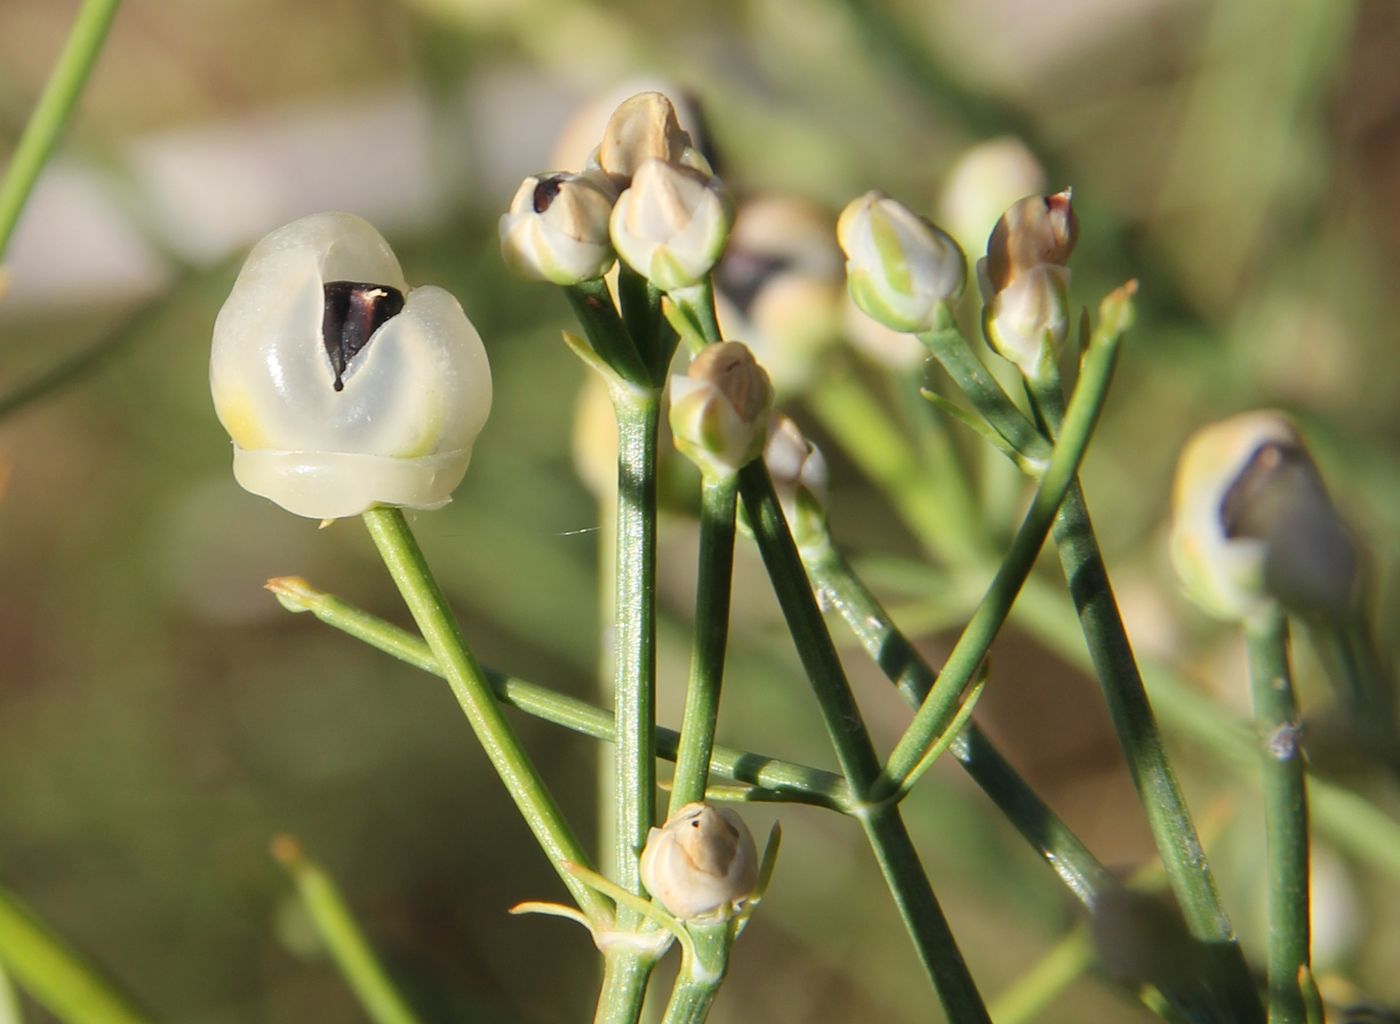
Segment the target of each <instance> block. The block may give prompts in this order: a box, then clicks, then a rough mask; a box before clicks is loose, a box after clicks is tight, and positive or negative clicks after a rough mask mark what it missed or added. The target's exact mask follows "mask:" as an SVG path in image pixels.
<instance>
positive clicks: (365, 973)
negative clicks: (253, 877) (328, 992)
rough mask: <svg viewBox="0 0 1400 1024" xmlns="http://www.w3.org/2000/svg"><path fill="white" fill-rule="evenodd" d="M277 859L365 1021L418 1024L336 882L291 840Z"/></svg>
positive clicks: (280, 844)
mask: <svg viewBox="0 0 1400 1024" xmlns="http://www.w3.org/2000/svg"><path fill="white" fill-rule="evenodd" d="M272 853H273V856H274V857H276V858H277V860H278V861H279V862H281V864H282V866H283V867H285V868H286V869H287V872H288V874H290V875H291V876H292V880H293V881H294V882H295V883H296V887H297V893H298V895H299V896H300V897H301V902H302V904H303V905H304V906H305V907H306V911H307V913H308V914H309V915H310V917H311V923H312V924H313V925H314V926H315V928H316V933H317V934H318V935H319V936H320V937H321V941H322V942H323V943H324V944H325V946H326V949H327V950H328V951H329V952H330V954H331V957H332V958H333V959H334V960H335V962H336V966H337V967H339V968H340V973H341V974H342V975H343V976H344V978H345V980H346V982H347V983H348V984H349V985H350V988H351V989H352V990H353V991H354V993H355V997H356V998H357V999H358V1000H359V1002H360V1006H361V1007H362V1008H363V1009H364V1011H365V1014H366V1016H368V1017H369V1019H370V1020H372V1021H374V1022H375V1024H418V1017H417V1016H416V1015H415V1014H414V1013H413V1011H412V1010H410V1009H409V1008H408V1004H407V1003H406V1002H404V999H403V997H402V996H401V995H399V993H398V991H397V990H396V989H395V988H394V985H393V982H391V981H390V980H389V976H388V974H387V973H385V971H384V967H383V965H382V964H380V962H379V960H378V958H376V957H375V955H374V951H373V950H372V949H370V946H369V943H368V942H367V941H366V940H365V937H364V934H363V933H362V932H361V931H360V928H359V925H357V924H356V923H355V918H354V916H353V915H352V914H351V913H350V907H349V906H348V905H347V904H346V902H345V897H344V896H343V895H341V892H340V888H339V887H338V886H337V885H336V884H335V881H334V880H333V879H332V878H331V877H330V876H329V875H327V874H326V873H325V871H324V870H322V868H321V867H320V865H318V864H316V863H315V862H314V861H312V860H311V859H309V858H308V857H307V856H306V855H305V854H304V853H303V852H302V849H301V845H300V844H299V843H297V841H296V840H295V839H292V838H291V837H290V836H279V837H278V838H277V839H276V840H275V841H274V842H273V846H272Z"/></svg>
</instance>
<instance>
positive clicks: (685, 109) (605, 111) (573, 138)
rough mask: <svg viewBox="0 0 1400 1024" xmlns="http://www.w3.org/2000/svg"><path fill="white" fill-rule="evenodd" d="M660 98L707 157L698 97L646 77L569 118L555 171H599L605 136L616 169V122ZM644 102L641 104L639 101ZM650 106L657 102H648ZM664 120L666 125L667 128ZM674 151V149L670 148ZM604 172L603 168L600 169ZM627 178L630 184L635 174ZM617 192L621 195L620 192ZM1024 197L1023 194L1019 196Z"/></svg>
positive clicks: (554, 155) (557, 146)
mask: <svg viewBox="0 0 1400 1024" xmlns="http://www.w3.org/2000/svg"><path fill="white" fill-rule="evenodd" d="M646 93H651V94H660V95H661V97H662V99H663V100H668V101H669V102H670V103H671V104H672V106H673V108H674V110H675V119H676V121H677V123H678V124H679V127H680V129H681V130H682V131H683V132H684V133H685V134H686V135H687V136H688V139H687V140H686V142H685V145H688V146H693V147H694V148H695V149H698V150H699V151H700V152H702V153H706V152H707V150H706V144H707V140H706V138H705V133H704V121H703V116H702V113H701V110H700V107H699V104H698V101H697V100H696V98H695V97H693V96H691V95H689V94H688V93H687V92H686V91H685V90H684V89H682V88H681V87H680V86H678V85H677V84H676V83H674V82H669V81H666V80H665V79H663V78H657V77H653V76H646V75H643V76H641V77H638V78H632V79H629V80H627V81H623V82H619V83H617V84H616V85H614V86H612V87H610V88H608V89H606V90H604V91H602V92H599V93H596V94H595V95H593V96H592V97H590V98H589V99H588V100H587V101H586V102H584V103H583V104H582V105H581V106H580V107H579V108H578V109H577V110H576V111H575V112H574V113H573V115H572V116H571V117H570V118H569V121H568V124H566V125H565V126H564V130H563V131H562V132H560V133H559V137H558V138H557V139H556V140H555V143H554V149H553V150H552V152H551V153H550V159H549V164H550V166H551V167H583V166H585V165H586V164H591V165H592V166H593V167H598V160H599V155H600V153H599V150H600V149H601V147H600V146H599V141H598V140H600V139H602V138H603V137H604V135H608V136H610V142H609V154H608V161H609V163H610V164H613V165H614V166H615V167H616V165H617V164H618V162H619V159H618V158H619V154H618V152H617V149H618V147H617V145H616V143H617V142H618V141H620V139H619V136H620V135H621V134H623V131H622V130H621V124H620V123H618V124H614V122H620V121H626V120H629V119H630V118H632V117H634V116H636V114H635V112H632V111H633V107H635V106H636V105H637V104H636V103H634V104H633V107H628V106H627V101H638V97H640V96H642V95H643V94H646ZM639 102H640V101H639ZM645 102H647V103H654V102H655V101H652V100H647V101H645ZM664 123H665V121H664V118H663V119H662V124H663V125H664ZM665 134H669V135H670V136H672V137H676V136H675V132H674V131H670V132H663V135H665ZM669 148H674V147H669ZM684 149H685V147H684V146H682V147H680V154H677V155H675V156H674V157H671V156H670V155H669V154H668V158H674V159H677V160H680V159H681V157H682V156H683V154H684ZM598 169H599V170H600V171H601V168H598ZM625 177H626V178H627V179H628V180H630V179H631V173H630V172H628V173H627V174H626V175H625ZM621 187H623V188H625V187H626V181H623V182H622V183H621ZM613 191H617V189H616V188H614V189H613ZM1017 194H1018V195H1020V194H1021V193H1017Z"/></svg>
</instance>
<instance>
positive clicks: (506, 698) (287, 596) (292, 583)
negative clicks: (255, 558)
mask: <svg viewBox="0 0 1400 1024" xmlns="http://www.w3.org/2000/svg"><path fill="white" fill-rule="evenodd" d="M267 586H268V589H269V590H271V591H272V592H273V593H275V594H276V595H277V599H278V600H279V601H281V602H282V604H283V606H284V607H286V608H287V609H288V610H289V611H293V612H305V611H309V612H311V613H312V614H313V615H315V616H316V618H318V619H320V620H321V621H322V622H324V623H326V624H327V625H328V626H333V627H335V628H336V629H339V630H341V631H342V632H345V633H348V634H350V635H351V636H353V637H355V638H357V639H359V640H362V641H364V642H365V643H367V644H369V645H370V646H371V647H374V648H376V649H378V650H380V651H383V652H384V653H386V654H389V655H392V656H393V657H395V658H397V659H399V660H400V661H403V662H407V663H408V664H410V665H413V666H414V667H415V668H419V669H422V670H423V671H424V672H429V673H432V674H433V675H436V676H440V677H444V678H445V673H444V672H443V670H442V667H441V666H440V665H439V664H438V660H437V658H435V657H434V656H433V652H432V651H431V650H429V648H428V645H427V644H426V643H424V642H423V641H422V640H421V639H420V638H419V637H417V636H414V635H413V634H412V633H410V632H408V631H407V630H404V629H400V628H399V627H398V626H395V625H393V624H392V623H388V622H385V621H384V620H383V619H381V618H378V617H376V616H374V615H370V614H369V613H368V612H365V611H361V610H360V609H359V608H356V607H355V606H354V605H351V604H349V603H348V602H346V601H343V600H341V599H340V598H338V597H336V596H334V595H333V594H327V593H324V592H322V591H319V590H316V589H315V588H314V587H312V586H311V585H310V584H309V583H307V582H306V581H305V580H303V579H300V578H299V577H294V576H284V577H279V578H278V579H274V580H269V581H268V584H267ZM482 672H483V674H484V675H485V676H486V680H487V682H488V683H490V684H491V689H492V691H493V692H494V693H495V695H496V699H497V700H499V701H500V702H501V703H502V704H508V705H510V706H511V707H513V708H517V709H518V710H520V711H523V712H525V713H526V714H527V715H532V716H534V717H535V718H539V719H542V720H543V721H546V722H550V723H551V724H553V725H558V726H562V727H563V728H565V729H569V730H571V731H573V732H576V733H580V734H582V735H584V736H591V737H593V738H594V739H599V740H603V741H605V742H607V743H612V742H613V741H614V740H615V739H616V737H617V732H616V728H615V722H614V719H613V715H612V712H610V711H605V710H603V709H602V708H600V707H597V706H596V705H594V704H590V703H588V702H587V701H583V700H579V699H578V698H577V697H569V696H566V695H564V694H562V693H559V692H557V691H555V690H551V689H549V688H548V687H544V686H539V685H536V684H535V683H530V682H526V681H525V680H523V679H517V678H515V677H513V676H507V675H505V674H503V673H500V672H493V671H492V670H491V669H489V668H486V669H483V670H482ZM679 748H680V738H679V734H678V733H676V731H675V730H673V729H665V728H662V727H660V726H658V727H657V729H656V752H657V754H658V755H659V756H661V757H663V758H668V759H670V760H675V759H676V757H677V753H678V751H679ZM710 775H711V776H713V777H717V778H721V779H728V780H732V781H734V782H741V783H744V784H745V785H749V786H753V787H755V790H754V791H753V793H752V794H751V795H752V796H753V797H754V798H755V799H758V800H765V801H774V802H788V803H805V804H812V805H814V806H818V807H826V808H829V809H831V810H837V811H842V812H844V811H845V810H846V809H847V808H848V807H849V806H850V803H851V795H850V787H849V786H847V785H846V781H845V780H844V779H842V778H841V777H840V776H838V775H835V774H833V773H832V772H828V771H823V770H822V769H820V768H809V767H808V766H806V765H801V764H795V763H793V762H791V761H782V760H779V759H777V758H773V757H769V756H767V755H766V754H756V753H753V752H751V751H747V750H735V749H733V748H732V747H724V746H715V747H714V749H713V751H712V752H711V757H710Z"/></svg>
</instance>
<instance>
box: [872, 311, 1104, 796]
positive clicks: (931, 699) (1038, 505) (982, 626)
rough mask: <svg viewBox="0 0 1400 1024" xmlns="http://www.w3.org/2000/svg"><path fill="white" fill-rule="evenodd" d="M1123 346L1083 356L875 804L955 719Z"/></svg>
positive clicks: (1073, 467) (1100, 345)
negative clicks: (991, 571)
mask: <svg viewBox="0 0 1400 1024" xmlns="http://www.w3.org/2000/svg"><path fill="white" fill-rule="evenodd" d="M1121 338H1122V335H1121V333H1102V334H1100V335H1098V336H1097V337H1096V339H1095V340H1094V342H1092V343H1091V345H1090V347H1089V350H1088V352H1087V353H1086V354H1085V358H1084V367H1083V370H1082V372H1081V374H1080V383H1079V387H1077V388H1076V389H1075V394H1074V401H1073V403H1072V404H1071V407H1070V411H1069V414H1068V415H1067V416H1066V418H1065V423H1064V429H1063V431H1062V432H1061V436H1060V440H1059V443H1057V444H1056V445H1055V448H1054V451H1053V454H1052V455H1051V457H1050V460H1049V464H1048V466H1047V467H1046V469H1045V472H1044V475H1043V476H1042V477H1041V480H1040V486H1039V488H1038V489H1037V490H1036V494H1035V498H1034V500H1033V501H1032V502H1031V507H1030V510H1029V511H1028V512H1027V513H1026V516H1025V519H1024V520H1023V521H1022V523H1021V528H1020V529H1019V530H1018V531H1017V532H1016V536H1015V538H1014V539H1013V540H1012V542H1011V547H1010V549H1009V550H1008V551H1007V553H1006V557H1005V559H1004V560H1003V561H1002V563H1001V565H1000V567H999V568H998V569H997V572H996V575H995V576H994V577H993V578H992V582H991V583H990V584H989V585H988V587H987V592H986V594H985V595H984V596H983V598H982V600H981V602H980V603H979V604H978V606H977V610H976V611H975V612H973V614H972V618H971V619H969V620H968V623H967V626H966V627H965V628H964V629H963V631H962V634H961V635H960V636H959V637H958V641H957V643H956V644H955V645H954V646H953V650H952V652H951V653H950V654H949V655H948V660H947V662H946V663H945V664H944V666H943V670H942V672H940V673H939V676H938V680H937V682H936V683H935V684H934V686H933V688H932V690H930V692H929V693H928V695H927V696H926V697H925V698H924V701H923V703H922V704H921V705H920V706H919V710H918V711H917V712H915V714H914V720H913V722H911V723H910V725H909V727H908V729H906V730H905V733H904V735H903V736H902V737H901V738H900V740H899V742H898V743H897V744H896V745H895V748H894V750H893V751H892V752H891V753H890V756H889V759H888V760H887V761H886V762H885V768H884V770H883V772H882V773H881V778H880V782H879V786H878V788H877V789H876V790H875V795H876V796H877V798H878V796H879V795H880V794H884V793H893V792H897V791H898V790H899V789H901V788H903V787H904V786H906V785H907V784H908V780H909V778H910V776H911V774H912V773H913V772H914V771H916V770H917V769H918V768H919V767H920V765H921V764H922V763H923V760H924V754H925V752H926V751H927V750H928V748H929V747H930V746H931V745H932V744H933V743H934V742H935V741H936V740H937V738H938V737H939V736H940V735H941V734H942V733H943V731H944V730H945V729H946V728H947V727H948V723H949V721H951V719H952V717H953V715H955V714H956V713H957V708H958V696H959V695H960V694H961V693H962V691H963V690H964V689H965V688H966V687H967V685H968V683H969V682H971V680H972V678H973V676H974V674H975V673H976V671H977V667H978V665H980V664H981V662H982V659H983V658H985V657H986V655H987V651H988V650H989V649H990V648H991V645H992V641H993V640H994V639H995V638H996V635H997V633H998V632H999V631H1000V629H1001V626H1002V624H1003V623H1004V622H1005V621H1006V617H1007V615H1008V614H1009V613H1010V611H1011V607H1012V604H1013V603H1014V602H1015V600H1016V595H1017V594H1018V593H1019V592H1020V590H1021V587H1022V585H1023V584H1024V583H1025V582H1026V579H1027V577H1028V576H1029V575H1030V572H1031V569H1032V568H1033V567H1034V565H1035V559H1036V556H1037V555H1038V554H1039V553H1040V548H1041V545H1042V544H1043V543H1044V541H1045V535H1046V534H1047V533H1048V532H1050V528H1051V523H1052V522H1055V521H1057V516H1056V509H1057V508H1058V507H1059V505H1060V502H1061V500H1062V498H1064V497H1065V496H1066V495H1067V494H1068V493H1069V492H1070V485H1071V482H1072V481H1073V480H1074V475H1075V473H1077V472H1078V470H1079V463H1080V461H1081V460H1082V459H1083V457H1084V452H1085V449H1086V448H1087V447H1088V444H1089V439H1090V437H1091V436H1092V434H1093V430H1094V425H1095V423H1097V421H1098V416H1099V412H1100V411H1101V410H1102V409H1103V403H1104V400H1105V398H1106V397H1107V395H1108V386H1109V382H1110V381H1111V380H1112V377H1113V367H1114V363H1115V362H1116V359H1117V354H1118V342H1119V341H1120V340H1121Z"/></svg>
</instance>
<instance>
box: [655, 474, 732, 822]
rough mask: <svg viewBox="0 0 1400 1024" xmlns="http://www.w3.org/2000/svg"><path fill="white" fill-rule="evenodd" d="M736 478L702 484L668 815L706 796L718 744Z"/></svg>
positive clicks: (727, 622)
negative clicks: (691, 631) (690, 633)
mask: <svg viewBox="0 0 1400 1024" xmlns="http://www.w3.org/2000/svg"><path fill="white" fill-rule="evenodd" d="M737 494H738V481H737V480H736V479H735V478H734V477H727V478H725V479H723V480H709V479H707V480H706V481H705V483H704V488H703V492H702V495H701V505H700V554H699V578H698V581H697V583H696V591H695V641H694V646H693V647H692V649H691V655H690V681H689V684H688V686H687V688H686V692H685V716H684V717H683V718H682V719H681V743H680V750H679V751H678V753H677V755H676V771H675V775H674V778H673V781H672V783H671V805H670V810H669V811H668V813H667V817H670V815H672V814H675V813H676V811H678V810H680V808H682V807H684V806H685V805H686V804H688V803H692V802H693V801H696V800H703V799H704V798H705V782H706V777H707V775H708V769H709V765H710V759H711V756H712V753H713V750H714V746H715V725H716V722H717V721H718V718H719V693H720V685H721V682H722V680H723V678H724V652H725V646H726V644H727V643H728V639H729V595H730V586H731V582H732V579H733V575H734V512H735V504H736V499H737Z"/></svg>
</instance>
